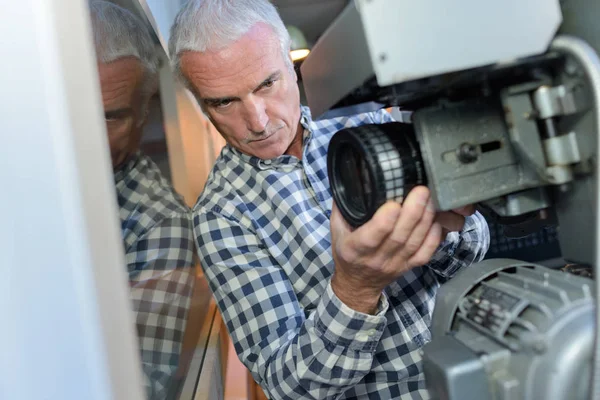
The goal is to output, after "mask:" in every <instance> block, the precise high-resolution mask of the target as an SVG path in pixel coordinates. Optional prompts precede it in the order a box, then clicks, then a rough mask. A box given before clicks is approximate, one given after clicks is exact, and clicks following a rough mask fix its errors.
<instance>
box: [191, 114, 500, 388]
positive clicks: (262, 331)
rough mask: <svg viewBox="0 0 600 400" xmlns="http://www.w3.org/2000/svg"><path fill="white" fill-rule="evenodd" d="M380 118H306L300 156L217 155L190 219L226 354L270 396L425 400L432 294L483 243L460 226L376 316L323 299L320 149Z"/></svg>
mask: <svg viewBox="0 0 600 400" xmlns="http://www.w3.org/2000/svg"><path fill="white" fill-rule="evenodd" d="M389 121H391V117H390V116H389V114H388V113H387V112H385V111H380V112H376V113H368V114H362V115H355V116H352V117H340V118H335V119H329V120H320V121H312V120H311V116H310V114H309V112H308V110H307V109H305V108H303V110H302V121H301V122H302V125H303V126H304V128H305V135H304V148H303V159H302V160H298V159H297V158H295V157H293V156H287V155H284V156H281V157H278V158H276V159H273V160H261V159H258V158H256V157H250V156H247V155H244V154H241V153H240V152H239V151H237V150H235V149H233V148H231V147H226V148H224V150H223V151H222V153H221V155H220V156H219V159H218V160H217V163H216V165H215V167H214V169H213V171H212V172H211V175H210V177H209V179H208V183H207V185H206V187H205V190H204V192H203V194H202V195H201V196H200V198H199V199H198V202H197V204H196V206H195V207H194V210H193V216H194V230H195V235H196V239H197V245H198V249H199V255H200V257H201V263H202V266H203V268H204V269H205V273H206V276H207V277H208V280H209V282H210V285H211V289H212V291H213V292H214V294H215V296H216V299H217V302H218V305H219V308H220V310H221V313H222V315H223V317H224V319H225V321H226V323H227V328H228V330H229V333H230V334H231V337H232V339H233V342H234V344H235V349H236V352H237V354H238V356H239V357H240V359H241V360H242V362H243V363H244V364H245V365H246V366H247V367H248V368H249V369H250V371H251V372H252V375H253V377H254V379H255V380H256V381H257V382H258V383H259V384H260V385H261V386H262V387H263V389H264V390H265V393H266V394H267V395H268V396H269V397H270V398H272V399H290V400H296V399H355V398H359V399H367V398H368V399H384V400H389V399H408V398H426V397H428V394H427V390H426V388H425V384H424V378H423V373H422V368H421V355H420V353H419V349H420V348H421V347H422V346H423V345H424V344H425V343H426V342H427V341H429V340H430V338H431V333H430V331H429V326H430V322H431V314H432V308H433V305H434V297H435V294H436V291H437V289H438V287H439V285H440V282H442V281H443V280H445V279H448V278H449V277H451V276H452V275H453V274H454V273H455V272H456V271H457V270H458V269H460V268H462V267H465V266H467V265H469V264H471V263H472V262H475V261H479V260H481V259H482V258H483V256H484V255H485V252H486V251H487V248H488V246H489V232H488V229H487V224H486V222H485V220H484V219H483V217H482V216H481V215H479V214H476V215H474V216H472V217H469V218H467V221H466V224H465V228H464V230H463V231H462V232H460V234H459V233H452V234H449V235H448V237H447V239H446V241H445V242H444V243H442V244H441V245H440V248H439V249H438V251H437V253H436V254H435V256H434V257H433V259H432V260H431V262H430V263H429V264H428V265H425V266H423V267H420V268H415V269H413V270H412V271H410V272H408V273H406V274H404V275H403V276H402V277H401V278H400V279H398V280H397V281H396V282H394V283H393V284H391V285H389V287H387V288H386V290H385V292H384V295H383V296H382V298H381V301H380V304H379V309H378V312H377V313H376V315H366V314H362V313H359V312H356V311H354V310H352V309H350V308H349V307H347V306H346V305H345V304H343V303H342V302H341V301H340V300H339V299H338V298H337V297H336V296H335V294H334V293H333V291H332V289H331V285H330V278H331V275H332V272H333V259H332V254H331V242H330V235H329V217H330V215H331V205H332V196H331V193H330V187H329V180H328V177H327V168H326V167H327V166H326V164H327V161H326V152H327V146H328V143H329V141H330V139H331V137H332V135H333V134H334V133H335V132H336V131H338V130H339V129H341V128H344V127H351V126H358V125H361V124H367V123H383V122H389Z"/></svg>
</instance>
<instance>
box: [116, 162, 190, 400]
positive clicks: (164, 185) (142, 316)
mask: <svg viewBox="0 0 600 400" xmlns="http://www.w3.org/2000/svg"><path fill="white" fill-rule="evenodd" d="M115 184H116V189H117V199H118V203H119V216H120V219H121V230H122V234H123V242H124V246H125V258H126V261H127V271H128V273H129V282H130V287H131V292H130V293H131V299H132V301H133V310H134V312H135V320H136V326H137V332H138V339H139V347H140V354H141V359H142V369H143V372H144V376H145V386H146V389H147V394H148V398H149V399H152V400H154V399H157V400H158V399H165V398H166V396H167V392H168V390H169V386H170V385H171V384H172V378H173V377H174V374H175V372H176V370H177V366H178V364H179V354H180V352H181V344H182V341H183V333H184V329H185V325H186V319H187V313H188V308H189V306H190V301H191V296H192V289H193V283H194V268H193V265H194V260H193V249H194V239H193V230H192V222H191V216H190V211H189V209H188V208H187V207H186V206H185V205H184V203H183V200H182V199H181V198H180V197H179V196H178V195H177V194H176V193H175V192H174V190H173V189H172V188H171V186H170V185H169V183H168V182H167V181H166V180H165V179H164V178H163V177H162V176H161V173H160V171H159V169H158V167H157V166H156V165H155V164H154V163H153V162H152V161H151V160H150V159H149V158H148V157H146V156H144V155H142V154H140V153H138V154H136V156H135V157H134V158H133V159H132V160H130V161H129V162H128V163H127V164H126V165H125V166H124V167H123V168H121V169H120V170H119V171H117V172H116V173H115Z"/></svg>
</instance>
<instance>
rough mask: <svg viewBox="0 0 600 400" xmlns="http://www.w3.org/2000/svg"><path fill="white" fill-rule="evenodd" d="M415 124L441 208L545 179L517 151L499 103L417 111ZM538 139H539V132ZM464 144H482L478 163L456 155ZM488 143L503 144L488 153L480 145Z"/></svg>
mask: <svg viewBox="0 0 600 400" xmlns="http://www.w3.org/2000/svg"><path fill="white" fill-rule="evenodd" d="M413 122H414V124H415V131H416V135H417V140H418V141H419V145H420V146H421V153H422V157H423V162H424V163H425V167H426V172H427V179H428V182H429V188H430V189H431V191H432V197H433V199H434V201H435V203H436V205H437V207H438V209H440V210H450V209H453V208H457V207H462V206H464V205H466V204H471V203H476V202H479V201H484V200H489V199H492V198H495V197H499V196H503V195H506V194H509V193H512V192H516V191H521V190H524V189H528V188H532V187H536V186H539V185H541V184H542V183H543V182H542V181H541V180H540V179H539V178H538V174H537V173H536V172H535V171H534V170H533V169H531V168H526V166H525V165H523V164H522V163H521V162H520V158H519V156H518V155H517V154H516V153H515V150H514V148H513V146H512V145H511V140H510V137H509V133H508V130H507V128H506V122H505V118H504V114H503V113H502V109H501V107H500V105H499V103H496V102H493V101H492V102H489V101H485V100H474V101H467V102H463V103H459V104H451V105H446V106H443V107H434V108H428V109H421V110H418V111H416V112H415V113H414V114H413ZM536 137H537V138H538V141H539V136H537V133H536ZM463 143H470V144H473V145H475V146H477V147H478V148H479V151H478V154H479V156H478V158H477V160H476V161H474V162H471V163H462V162H460V161H459V160H458V159H457V158H456V157H455V156H454V154H455V153H456V149H458V148H459V147H460V146H461V144H463ZM486 143H498V144H499V148H497V149H495V150H493V151H488V152H484V151H483V150H481V145H484V144H486ZM540 151H541V147H540ZM542 156H543V154H542Z"/></svg>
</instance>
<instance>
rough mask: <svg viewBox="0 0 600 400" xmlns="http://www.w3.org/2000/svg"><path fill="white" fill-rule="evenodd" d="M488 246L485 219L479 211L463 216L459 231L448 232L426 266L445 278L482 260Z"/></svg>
mask: <svg viewBox="0 0 600 400" xmlns="http://www.w3.org/2000/svg"><path fill="white" fill-rule="evenodd" d="M489 247H490V231H489V228H488V224H487V221H486V220H485V218H484V217H483V215H481V214H480V213H479V212H475V213H474V214H473V215H470V216H468V217H466V218H465V225H464V227H463V229H462V230H461V231H460V232H449V233H448V234H447V236H446V238H445V240H444V241H443V242H442V243H441V244H440V247H439V248H438V250H437V251H436V253H435V254H434V256H433V257H432V258H431V261H430V262H429V264H427V266H428V267H430V268H431V269H433V271H435V272H436V274H437V275H438V276H439V277H440V278H442V280H446V279H448V278H451V277H452V276H454V274H456V272H458V270H460V269H461V268H465V267H468V266H470V265H471V264H473V263H476V262H479V261H481V260H483V258H484V257H485V255H486V253H487V251H488V248H489Z"/></svg>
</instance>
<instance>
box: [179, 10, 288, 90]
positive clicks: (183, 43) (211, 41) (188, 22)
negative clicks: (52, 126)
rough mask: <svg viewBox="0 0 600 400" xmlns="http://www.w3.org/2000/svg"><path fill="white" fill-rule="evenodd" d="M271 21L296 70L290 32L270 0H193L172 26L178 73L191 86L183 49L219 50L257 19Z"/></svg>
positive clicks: (285, 56)
mask: <svg viewBox="0 0 600 400" xmlns="http://www.w3.org/2000/svg"><path fill="white" fill-rule="evenodd" d="M260 22H262V23H265V24H267V25H269V26H270V27H271V28H272V29H273V31H274V32H275V34H276V35H277V37H278V38H279V42H280V44H281V51H282V54H283V58H284V60H285V62H286V65H287V67H288V68H289V69H290V71H293V69H294V65H293V63H292V60H291V59H290V56H289V51H290V46H291V40H290V35H289V33H288V31H287V29H286V27H285V25H284V24H283V21H282V20H281V17H280V16H279V13H278V12H277V9H276V8H275V7H274V6H273V4H271V3H270V2H269V1H268V0H189V1H188V2H187V4H186V5H185V6H184V7H183V8H182V9H181V10H180V11H179V14H177V17H176V18H175V23H174V24H173V27H172V28H171V37H170V39H169V53H170V55H171V63H172V66H173V71H174V72H175V75H176V76H177V77H178V78H179V79H180V80H181V81H182V82H183V83H184V84H185V85H186V86H187V87H188V88H191V87H190V84H189V82H188V81H187V79H186V78H185V77H184V76H183V74H182V73H181V65H180V62H181V58H180V57H181V53H183V52H185V51H195V52H206V51H208V50H218V49H221V48H223V47H225V46H227V45H229V44H230V43H232V42H235V41H236V40H238V39H239V38H241V37H242V36H243V35H245V34H246V33H248V31H249V30H250V29H251V28H252V27H253V26H254V25H256V24H257V23H260Z"/></svg>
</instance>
